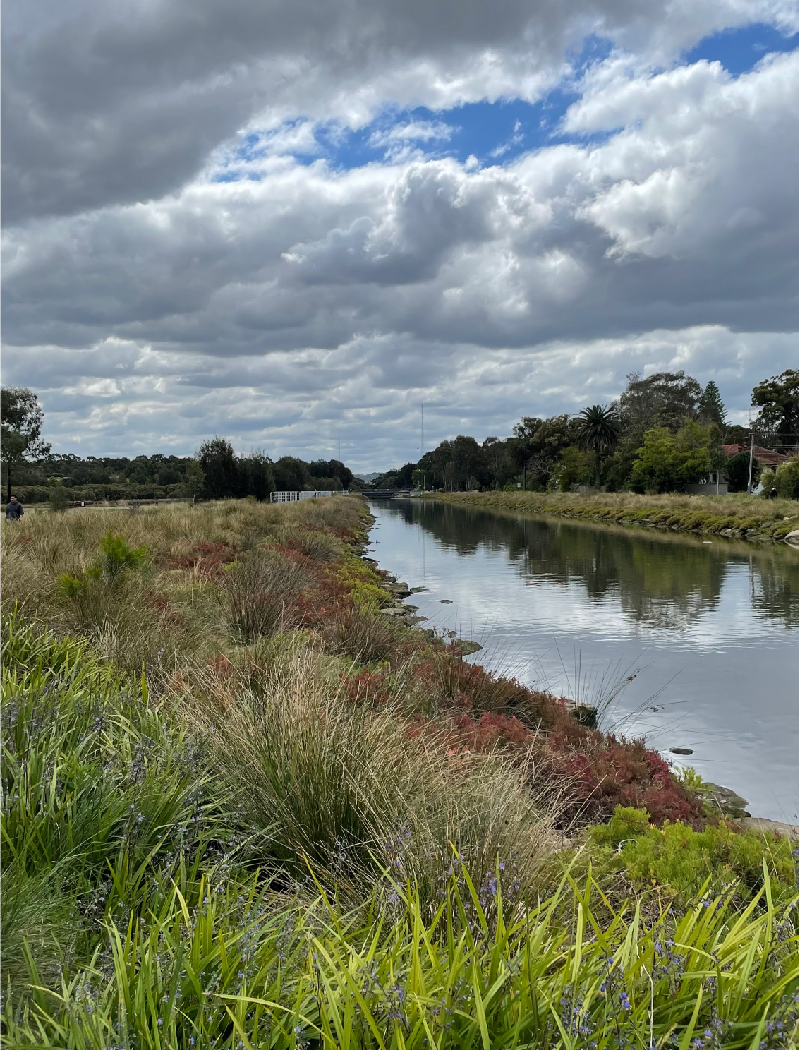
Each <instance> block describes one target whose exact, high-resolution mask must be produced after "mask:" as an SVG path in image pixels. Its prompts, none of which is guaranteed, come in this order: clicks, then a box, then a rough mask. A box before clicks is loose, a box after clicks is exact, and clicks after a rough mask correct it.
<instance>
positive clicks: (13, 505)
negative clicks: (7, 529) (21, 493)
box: [6, 496, 25, 521]
mask: <svg viewBox="0 0 800 1050" xmlns="http://www.w3.org/2000/svg"><path fill="white" fill-rule="evenodd" d="M24 513H25V511H24V510H23V509H22V504H21V503H20V502H19V500H18V499H17V497H16V496H12V497H11V501H10V502H9V504H8V506H7V507H6V521H19V519H20V518H21V517H22V515H23V514H24Z"/></svg>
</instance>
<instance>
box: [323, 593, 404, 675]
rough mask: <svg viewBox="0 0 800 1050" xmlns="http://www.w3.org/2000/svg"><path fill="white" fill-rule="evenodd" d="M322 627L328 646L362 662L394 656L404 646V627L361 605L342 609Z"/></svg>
mask: <svg viewBox="0 0 800 1050" xmlns="http://www.w3.org/2000/svg"><path fill="white" fill-rule="evenodd" d="M320 630H321V633H322V636H323V638H324V640H325V646H326V648H327V649H329V650H330V651H331V652H332V653H336V654H338V655H340V656H348V657H350V659H352V660H356V661H358V662H359V663H362V664H376V663H381V662H383V661H385V660H391V659H393V658H394V657H396V656H397V654H398V651H399V650H400V648H401V631H400V630H399V629H398V626H397V625H396V624H394V623H392V621H391V618H390V617H388V616H381V615H380V614H376V613H374V612H372V611H371V610H369V609H364V608H363V607H361V606H358V605H355V606H353V607H352V608H349V609H342V611H341V612H340V614H339V615H338V616H335V617H330V618H329V619H328V620H327V621H326V622H325V623H323V624H322V626H321V628H320Z"/></svg>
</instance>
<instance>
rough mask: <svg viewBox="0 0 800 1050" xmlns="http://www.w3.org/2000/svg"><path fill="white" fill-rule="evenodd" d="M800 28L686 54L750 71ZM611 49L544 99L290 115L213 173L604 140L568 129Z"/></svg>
mask: <svg viewBox="0 0 800 1050" xmlns="http://www.w3.org/2000/svg"><path fill="white" fill-rule="evenodd" d="M797 46H798V37H797V34H793V35H789V36H787V35H785V34H783V33H781V32H780V31H779V30H778V29H776V28H775V27H774V26H770V25H767V24H763V23H755V24H752V25H749V26H745V27H743V28H740V29H731V30H725V31H723V32H720V33H713V34H711V35H710V36H708V37H706V38H705V39H704V40H701V41H700V43H699V44H697V45H696V46H695V47H694V48H692V49H691V50H690V51H688V52H686V54H685V55H683V56H682V58H681V64H686V65H689V64H692V63H694V62H698V61H703V60H705V61H712V62H713V61H718V62H720V63H721V64H722V66H723V67H724V68H725V69H726V70H727V71H728V72H729V73H730V74H731V75H732V76H739V75H741V74H742V73H746V72H748V71H749V70H751V69H753V67H754V66H755V65H756V64H757V63H758V62H759V61H760V60H761V59H762V58H763V57H764V56H765V55H766V54H770V53H775V52H788V51H793V50H796V49H797ZM610 52H611V45H610V43H609V41H607V40H605V39H602V38H600V37H596V36H589V37H587V38H586V40H585V41H584V43H583V46H582V48H581V50H580V52H577V53H572V54H569V55H567V56H566V60H567V62H568V63H569V66H570V68H571V71H572V72H571V76H570V78H569V80H566V81H564V82H562V84H560V85H558V86H557V87H555V88H554V89H553V90H552V91H550V92H549V93H548V94H547V95H546V96H545V97H544V98H542V99H540V100H539V101H537V102H527V101H525V100H523V99H520V98H516V99H500V100H497V101H495V102H470V103H465V104H464V105H461V106H456V107H454V108H452V109H449V110H445V111H435V110H431V109H428V108H427V107H425V106H418V107H415V108H412V109H397V108H394V107H387V108H386V109H385V110H384V111H383V112H382V113H381V114H380V115H379V116H378V117H376V119H375V120H373V121H372V122H371V123H370V124H369V125H367V126H366V127H364V128H360V129H358V130H351V129H349V128H343V127H342V126H341V125H340V124H338V123H336V122H331V123H328V124H324V123H320V124H317V125H316V126H315V127H314V128H313V132H312V130H311V125H310V124H308V122H307V121H306V120H305V118H302V117H300V118H297V119H295V120H292V121H286V122H285V123H284V124H283V125H282V126H281V127H280V128H278V129H274V130H272V131H270V132H265V133H258V132H254V131H253V132H249V133H247V134H246V135H243V136H242V138H241V139H240V141H239V143H238V145H237V147H236V149H235V151H234V152H233V153H232V154H230V155H229V156H228V157H227V159H226V160H225V161H224V162H223V164H222V166H221V168H220V170H218V171H217V172H216V173H215V174H214V175H213V176H212V181H214V182H233V181H237V180H241V179H250V180H258V179H260V178H261V177H262V176H261V173H260V172H259V170H258V168H257V167H253V168H250V169H249V170H248V166H249V165H253V164H254V162H257V161H258V160H259V159H261V158H263V157H266V156H268V155H270V154H274V153H276V152H281V153H284V154H288V155H291V156H293V157H294V158H295V160H296V161H297V162H299V163H301V164H311V163H313V162H314V161H316V160H319V159H320V158H324V159H325V160H326V161H327V163H328V164H329V165H330V167H331V168H333V169H334V170H339V171H349V170H351V169H353V168H359V167H363V166H364V165H366V164H371V163H380V164H385V163H387V162H391V161H392V160H402V159H404V158H407V157H409V156H412V155H417V156H420V155H421V156H424V157H426V158H428V159H433V158H438V157H452V158H454V159H455V160H457V161H459V162H460V163H462V164H463V163H465V162H466V161H467V160H468V159H469V158H470V157H474V158H476V160H477V162H478V164H479V166H480V167H487V166H490V165H494V164H508V163H509V162H512V161H514V160H515V159H516V158H517V157H519V156H520V155H521V154H523V153H526V152H529V151H531V150H535V149H541V148H543V147H545V146H552V145H555V144H556V143H565V142H580V143H581V144H583V145H586V144H587V143H590V144H596V143H597V142H602V141H605V140H606V139H608V138H609V137H610V136H611V135H612V134H613V132H603V133H601V134H597V135H592V136H591V137H587V136H585V135H581V136H576V135H566V134H564V133H563V132H562V131H561V130H560V129H561V121H562V119H563V117H564V114H565V113H566V111H567V109H568V108H569V106H570V105H571V104H572V103H573V102H574V101H575V100H576V99H577V98H578V97H579V95H578V91H577V90H576V87H575V85H576V83H577V82H578V81H579V80H580V78H581V77H582V75H583V74H584V73H585V72H586V70H587V69H588V68H589V67H590V66H592V65H594V64H596V63H598V62H602V61H603V60H604V59H605V58H607V57H608V55H609V54H610ZM306 124H308V132H309V133H308V134H306V135H305V136H302V135H301V136H299V137H298V139H297V141H296V142H294V143H293V144H292V146H291V148H285V147H284V146H283V144H282V146H281V148H280V149H278V150H276V145H277V142H276V140H277V139H284V140H285V138H286V135H287V133H289V138H290V139H291V133H292V132H293V131H298V130H302V128H303V125H306Z"/></svg>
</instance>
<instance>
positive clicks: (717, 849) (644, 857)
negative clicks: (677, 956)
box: [589, 806, 797, 907]
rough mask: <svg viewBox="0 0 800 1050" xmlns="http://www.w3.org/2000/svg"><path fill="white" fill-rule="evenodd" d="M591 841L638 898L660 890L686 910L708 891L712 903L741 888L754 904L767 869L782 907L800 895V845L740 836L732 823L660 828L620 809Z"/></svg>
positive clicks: (640, 813) (639, 813) (597, 856)
mask: <svg viewBox="0 0 800 1050" xmlns="http://www.w3.org/2000/svg"><path fill="white" fill-rule="evenodd" d="M589 842H590V847H591V850H592V856H593V858H594V860H595V863H597V864H598V865H600V866H601V867H602V868H605V869H607V870H614V871H622V872H624V873H625V875H626V876H627V878H628V880H629V881H630V883H631V884H632V885H633V887H634V889H635V890H636V892H637V893H645V892H652V887H653V886H658V888H659V892H660V894H661V896H662V897H663V896H666V898H667V900H673V901H675V902H676V903H677V904H678V905H679V906H681V907H686V906H687V905H688V903H689V902H690V901H691V900H692V899H693V898H694V897H696V896H697V892H698V888H699V887H702V886H706V894H705V899H706V900H710V899H711V898H713V897H716V896H718V895H720V894H722V893H724V892H726V891H727V889H728V888H729V887H732V886H734V885H735V887H736V889H737V896H738V897H739V899H741V900H743V901H744V902H746V903H749V902H750V901H751V900H752V899H753V898H754V897H755V896H756V895H757V894H758V892H759V889H760V887H761V885H762V883H763V877H764V876H763V870H764V869H763V866H764V864H766V867H767V870H768V872H769V875H770V879H771V885H772V898H773V901H774V903H775V905H776V907H785V906H786V905H788V904H789V903H790V901H792V900H793V899H794V897H795V895H796V893H797V869H796V862H795V858H794V853H795V844H794V842H792V841H791V840H790V839H788V838H782V837H780V836H777V835H774V834H771V833H768V834H761V833H756V832H737V831H734V830H733V829H732V828H731V827H730V826H728V825H726V824H722V825H720V826H718V827H713V826H709V827H706V828H704V829H703V830H702V831H695V830H693V829H692V828H691V827H689V826H687V825H686V824H683V823H681V822H678V823H674V824H673V823H667V824H665V825H664V826H663V827H661V828H657V827H653V825H652V823H650V818H649V816H648V814H647V812H645V811H644V810H642V809H632V808H629V807H623V806H618V807H617V808H616V809H615V810H614V814H613V816H612V818H611V820H610V821H609V823H608V824H606V825H601V826H599V827H595V828H592V830H591V832H590V835H589Z"/></svg>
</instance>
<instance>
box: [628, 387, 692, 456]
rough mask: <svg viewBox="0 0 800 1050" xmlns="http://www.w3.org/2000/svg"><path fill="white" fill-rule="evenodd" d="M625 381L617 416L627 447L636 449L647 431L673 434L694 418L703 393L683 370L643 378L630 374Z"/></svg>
mask: <svg viewBox="0 0 800 1050" xmlns="http://www.w3.org/2000/svg"><path fill="white" fill-rule="evenodd" d="M627 379H628V385H627V387H626V388H625V390H624V391H623V393H622V394H621V396H620V399H619V413H620V419H621V422H622V429H623V433H624V437H625V441H626V443H627V444H628V445H629V446H630V447H632V448H638V447H639V446H640V445H641V444H642V442H643V441H644V435H645V432H646V431H647V430H650V429H660V428H664V429H666V430H668V431H669V432H670V433H671V434H675V433H677V431H678V430H679V429H680V428H681V427H682V426H683V424H684V422H685V421H686V420H687V419H693V420H696V419H697V418H698V410H699V406H700V403H701V400H702V397H703V390H702V387H701V386H700V384H699V383H698V382H697V380H696V379H693V378H692V377H691V376H687V375H686V374H685V373H684V372H683V371H680V372H655V373H654V374H653V375H650V376H647V377H646V378H644V379H643V378H642V377H641V375H640V374H639V373H637V372H634V373H632V374H631V375H629V376H628V377H627Z"/></svg>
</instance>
